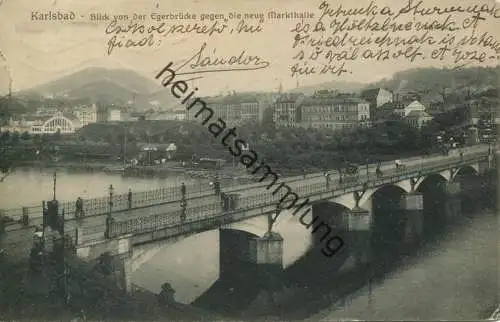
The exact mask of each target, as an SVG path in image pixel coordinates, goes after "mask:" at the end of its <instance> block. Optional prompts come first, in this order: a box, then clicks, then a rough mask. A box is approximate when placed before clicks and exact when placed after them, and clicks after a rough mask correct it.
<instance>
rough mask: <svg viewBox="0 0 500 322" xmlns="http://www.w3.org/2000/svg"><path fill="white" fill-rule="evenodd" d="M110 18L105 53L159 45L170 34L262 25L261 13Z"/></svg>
mask: <svg viewBox="0 0 500 322" xmlns="http://www.w3.org/2000/svg"><path fill="white" fill-rule="evenodd" d="M109 20H110V22H109V24H108V25H107V26H106V29H105V33H106V35H107V36H109V39H108V40H107V54H108V55H111V54H112V53H113V52H114V51H116V50H119V49H124V48H138V47H158V46H161V44H162V41H163V40H164V39H165V38H166V37H169V36H176V35H186V36H189V35H196V34H198V35H204V36H206V37H215V36H217V35H223V34H233V35H238V34H254V33H260V32H262V31H263V29H264V13H229V14H214V13H209V14H191V13H186V14H176V15H172V14H157V13H152V14H151V15H149V16H148V15H133V16H131V17H130V16H128V15H127V16H124V17H122V16H114V17H113V18H112V19H111V18H110V19H109ZM166 21H168V22H166ZM172 21H174V22H172Z"/></svg>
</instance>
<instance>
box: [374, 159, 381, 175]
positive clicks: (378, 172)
mask: <svg viewBox="0 0 500 322" xmlns="http://www.w3.org/2000/svg"><path fill="white" fill-rule="evenodd" d="M381 166H382V164H381V163H380V162H379V163H378V164H377V169H376V170H375V173H376V174H377V177H381V176H382V170H381V169H380V167H381Z"/></svg>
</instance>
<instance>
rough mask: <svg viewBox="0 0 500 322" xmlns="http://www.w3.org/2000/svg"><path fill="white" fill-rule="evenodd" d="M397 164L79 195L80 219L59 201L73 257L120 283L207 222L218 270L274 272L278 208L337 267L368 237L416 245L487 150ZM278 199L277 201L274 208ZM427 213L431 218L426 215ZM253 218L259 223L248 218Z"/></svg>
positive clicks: (487, 164) (486, 163)
mask: <svg viewBox="0 0 500 322" xmlns="http://www.w3.org/2000/svg"><path fill="white" fill-rule="evenodd" d="M402 163H403V164H404V167H399V168H396V167H395V163H394V161H392V162H386V163H383V164H382V165H381V166H380V165H379V168H380V170H381V171H380V172H379V171H376V168H377V165H376V164H372V165H367V166H366V168H365V169H362V171H361V172H360V173H358V174H357V175H356V176H355V177H352V178H349V177H347V176H345V175H344V176H342V180H341V178H340V176H339V173H338V172H336V171H335V172H329V173H328V176H325V173H315V174H309V175H304V176H297V177H291V178H280V180H279V182H281V185H280V187H282V186H283V184H284V183H286V185H287V186H288V187H289V188H290V189H288V190H287V189H267V187H268V186H269V184H270V183H269V182H265V181H264V180H263V181H262V182H259V183H252V184H245V185H235V186H229V187H227V186H226V187H223V188H222V191H221V192H222V193H221V194H217V193H214V191H213V189H210V188H209V189H205V190H198V191H195V188H193V187H187V189H186V192H185V193H182V191H180V189H177V190H166V189H160V190H158V191H154V192H148V193H146V194H149V195H147V198H142V199H141V201H132V204H130V203H129V200H128V199H127V196H126V195H118V196H113V195H112V194H111V196H110V197H108V198H107V197H104V198H101V199H97V200H86V201H85V207H84V208H85V217H84V218H81V219H75V218H73V217H74V216H72V213H73V211H74V206H73V203H60V204H58V206H59V209H61V208H65V207H67V208H65V211H66V213H67V215H66V220H65V231H66V233H67V234H70V235H72V238H73V239H74V241H75V244H76V245H77V246H76V247H77V254H78V256H79V257H81V258H83V259H86V260H95V259H97V258H98V257H99V256H101V255H102V254H104V253H108V254H111V255H112V256H113V257H114V258H115V260H116V261H117V262H118V263H119V265H118V266H120V267H121V268H120V274H122V276H123V287H124V288H125V289H127V290H131V286H132V282H131V274H132V273H133V272H134V271H135V270H137V269H138V268H139V267H140V266H141V265H142V264H143V263H145V262H147V261H148V260H149V259H151V258H152V257H153V256H154V255H155V254H156V253H158V252H159V251H160V250H161V249H162V248H163V247H168V245H172V244H173V243H176V242H177V241H179V240H181V239H183V238H187V237H189V236H192V235H195V234H197V233H200V232H203V231H207V230H212V229H219V231H220V238H219V243H220V245H219V246H220V273H221V276H222V275H224V274H230V272H234V271H236V270H238V269H239V268H240V267H241V265H253V266H255V267H265V269H264V271H262V270H259V269H256V270H255V272H258V273H257V274H265V275H266V276H269V275H270V274H271V273H270V271H273V272H274V271H280V270H281V269H282V261H283V259H282V256H283V244H284V240H283V238H282V237H281V235H280V233H279V231H276V230H274V229H273V227H272V226H273V219H272V218H273V215H275V216H276V215H279V216H276V217H277V221H280V220H285V219H283V218H285V217H286V216H292V217H293V216H295V215H297V213H299V212H301V216H300V219H299V222H300V223H301V224H303V226H304V227H303V229H310V228H312V229H311V231H312V239H313V244H314V245H315V247H317V248H318V249H319V251H320V252H321V253H323V255H324V256H325V257H333V258H335V260H336V261H337V262H339V263H340V264H339V265H344V264H345V263H347V262H352V263H360V262H366V261H367V260H369V257H370V255H369V249H368V247H367V243H368V242H369V240H370V239H371V238H373V236H374V234H375V235H376V234H377V233H378V234H379V235H380V234H383V233H387V232H388V231H390V230H391V229H392V230H400V231H401V236H402V240H403V241H404V242H408V243H415V242H417V241H418V240H419V239H420V238H421V236H422V234H423V231H424V230H425V229H424V226H425V225H426V224H427V225H428V226H429V225H430V226H432V225H433V221H434V220H435V222H436V224H437V222H438V220H437V217H438V216H443V217H444V218H445V220H451V219H453V216H454V213H457V208H460V206H461V205H460V203H459V202H458V201H457V198H456V196H457V194H458V193H460V192H461V191H462V192H467V191H468V190H470V189H473V188H474V187H472V186H474V185H477V183H478V181H477V180H473V179H471V178H473V177H474V176H477V174H479V173H483V172H485V171H487V170H489V169H490V168H492V167H493V166H494V165H493V154H492V150H491V149H490V148H489V147H488V146H485V145H477V146H471V147H468V148H464V149H462V150H460V153H459V151H458V150H455V151H451V153H449V154H448V155H432V156H425V157H424V156H423V157H416V158H409V159H404V160H402ZM274 188H277V185H275V186H274ZM291 190H293V192H295V193H296V194H297V195H298V196H299V197H300V201H299V202H298V203H296V204H294V205H293V207H284V204H285V203H284V202H283V200H284V199H283V198H286V197H287V196H289V195H290V191H291ZM389 196H391V197H389ZM394 196H396V197H394ZM384 198H385V199H394V200H397V205H395V206H394V205H393V206H392V207H393V209H395V208H398V211H399V213H400V218H399V219H398V220H396V219H395V218H393V217H390V218H384V211H382V210H381V208H383V206H382V203H381V202H380V200H382V199H384ZM109 201H112V203H111V204H110V203H109ZM134 202H135V203H134ZM278 204H282V206H281V207H279V208H277V205H278ZM72 207H73V208H72ZM385 207H386V209H387V206H385ZM394 207H395V208H394ZM427 208H428V209H427ZM56 211H57V210H56ZM292 211H293V213H292ZM385 211H386V212H387V210H385ZM59 212H60V210H59ZM426 213H433V214H436V213H437V214H439V215H436V218H430V219H429V218H428V217H426V216H427V215H426ZM106 218H107V219H106ZM110 218H112V220H111V219H110ZM270 218H271V220H269V219H270ZM297 218H298V216H297ZM252 219H255V220H257V222H258V223H259V224H258V225H255V224H248V222H249V220H252ZM30 220H31V219H30ZM32 220H33V221H37V220H39V221H41V218H36V217H35V218H33V219H32ZM307 221H308V222H307ZM253 223H255V221H254V222H253ZM73 232H74V233H73ZM285 244H286V241H285ZM337 253H338V254H337ZM333 255H335V256H333ZM340 255H341V256H340ZM242 263H244V264H242ZM271 275H272V274H271Z"/></svg>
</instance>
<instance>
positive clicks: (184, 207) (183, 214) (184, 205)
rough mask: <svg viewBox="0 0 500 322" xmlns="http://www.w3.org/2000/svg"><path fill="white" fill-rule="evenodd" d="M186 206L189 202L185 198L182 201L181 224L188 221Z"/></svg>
mask: <svg viewBox="0 0 500 322" xmlns="http://www.w3.org/2000/svg"><path fill="white" fill-rule="evenodd" d="M186 206H187V202H186V199H185V198H182V199H181V222H184V220H186Z"/></svg>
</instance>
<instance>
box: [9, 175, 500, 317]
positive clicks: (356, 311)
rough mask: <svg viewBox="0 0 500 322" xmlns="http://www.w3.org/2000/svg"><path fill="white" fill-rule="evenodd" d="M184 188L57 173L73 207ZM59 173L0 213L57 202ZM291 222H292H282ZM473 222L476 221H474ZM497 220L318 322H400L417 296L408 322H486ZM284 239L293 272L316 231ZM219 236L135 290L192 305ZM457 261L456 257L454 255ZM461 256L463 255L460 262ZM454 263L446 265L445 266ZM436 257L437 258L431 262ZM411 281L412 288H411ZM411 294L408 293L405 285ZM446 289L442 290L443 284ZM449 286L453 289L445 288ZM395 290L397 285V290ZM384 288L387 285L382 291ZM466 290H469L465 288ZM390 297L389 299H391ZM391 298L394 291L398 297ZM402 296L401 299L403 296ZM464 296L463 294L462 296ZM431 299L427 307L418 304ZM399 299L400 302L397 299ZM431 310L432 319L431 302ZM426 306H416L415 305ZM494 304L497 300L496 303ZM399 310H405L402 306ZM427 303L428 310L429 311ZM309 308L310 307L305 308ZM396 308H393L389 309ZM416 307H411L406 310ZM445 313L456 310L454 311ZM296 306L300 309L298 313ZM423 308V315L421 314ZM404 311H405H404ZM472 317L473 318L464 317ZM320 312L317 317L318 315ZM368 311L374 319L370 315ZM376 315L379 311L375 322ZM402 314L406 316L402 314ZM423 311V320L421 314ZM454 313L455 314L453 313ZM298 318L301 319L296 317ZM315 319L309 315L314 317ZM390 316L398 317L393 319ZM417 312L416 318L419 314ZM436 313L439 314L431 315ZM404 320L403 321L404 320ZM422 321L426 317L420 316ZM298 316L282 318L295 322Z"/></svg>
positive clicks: (175, 258) (36, 178) (23, 181)
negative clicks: (348, 321) (463, 321)
mask: <svg viewBox="0 0 500 322" xmlns="http://www.w3.org/2000/svg"><path fill="white" fill-rule="evenodd" d="M180 182H186V183H194V182H195V181H194V180H191V179H189V178H187V177H184V175H182V174H180V175H179V174H175V175H173V176H172V177H169V178H167V179H153V178H149V179H148V178H130V177H129V178H124V177H122V176H120V175H116V174H104V173H74V172H65V171H62V170H58V173H57V198H58V199H60V200H74V199H76V198H77V197H78V196H81V197H83V198H89V197H98V196H104V195H106V194H107V189H108V186H109V185H110V184H112V185H113V187H114V188H115V191H116V193H125V192H127V191H128V189H129V188H132V189H133V190H134V191H144V190H149V189H155V188H159V187H164V186H173V185H179V184H180ZM52 188H53V170H33V169H31V170H30V169H24V170H23V169H20V170H17V171H16V172H15V173H14V174H12V175H11V176H9V177H8V178H7V179H6V180H5V181H4V182H3V183H2V184H0V208H19V207H21V206H25V205H32V204H39V203H41V201H42V200H48V199H51V198H52ZM284 217H285V218H293V217H292V216H284ZM472 217H474V216H472ZM496 224H497V217H496V216H493V215H492V214H491V211H490V212H487V215H483V216H478V219H474V220H471V221H470V223H469V224H468V226H466V227H465V228H463V229H462V230H461V231H458V232H456V233H454V235H453V236H451V237H448V241H447V244H444V245H443V246H442V247H441V246H440V247H438V249H436V250H435V254H439V256H438V255H435V256H434V257H433V256H429V258H427V259H425V260H424V261H423V262H422V263H421V264H419V265H420V266H418V268H413V271H412V272H410V273H407V274H408V275H401V274H403V273H401V274H400V275H394V276H396V277H397V278H399V282H397V279H396V277H394V278H391V279H390V280H389V281H388V282H387V283H386V284H387V285H389V286H387V287H391V284H390V283H392V284H394V285H393V286H392V287H393V288H394V289H397V290H399V291H397V290H389V291H388V290H387V287H386V289H384V288H383V287H382V286H378V287H377V288H375V289H374V290H373V292H374V297H375V298H376V301H377V303H378V304H377V305H379V307H375V308H373V307H371V308H370V311H366V310H367V309H366V296H365V297H363V296H362V295H360V296H358V297H356V298H353V300H352V304H348V305H345V306H344V307H343V310H344V311H343V312H340V313H339V309H338V307H337V306H336V305H332V307H331V308H330V309H326V310H324V311H321V313H319V314H318V315H317V316H316V319H336V318H338V317H340V316H344V317H345V316H349V317H354V318H364V319H373V318H375V316H376V317H377V319H384V318H388V319H398V318H402V317H403V316H404V314H403V313H404V312H406V311H405V309H403V308H404V307H405V306H404V305H403V304H404V303H403V304H402V303H399V302H398V301H396V300H397V299H402V298H406V299H408V296H406V297H404V296H405V295H408V294H412V297H416V300H415V301H413V302H411V301H410V302H409V303H410V304H411V303H414V306H411V305H410V304H408V303H406V307H407V309H406V310H413V311H410V313H408V314H407V316H408V317H412V316H413V317H420V316H424V315H425V314H427V313H428V314H427V315H425V316H426V317H429V318H449V319H453V318H454V315H453V314H452V313H456V314H458V313H460V312H461V313H460V314H459V315H460V316H463V317H467V318H471V319H474V318H480V316H479V315H478V314H479V313H477V312H478V311H480V309H481V308H483V306H482V305H481V303H485V302H488V300H489V301H490V302H492V300H491V298H492V297H494V296H495V295H496V292H497V291H498V279H497V277H498V275H497V274H498V253H497V248H498V226H496ZM247 225H256V226H257V225H258V226H263V225H265V221H263V220H262V219H255V220H253V221H249V222H248V223H247ZM277 228H278V231H279V232H280V234H281V235H282V236H283V237H284V240H285V244H284V266H285V268H287V267H290V266H291V265H293V264H294V262H295V261H296V260H297V259H298V258H299V257H300V254H303V253H304V252H306V250H307V249H308V248H309V246H310V244H311V241H310V232H309V231H308V230H307V229H305V228H304V227H303V226H302V225H301V224H299V223H298V222H294V219H289V221H288V222H286V223H281V226H279V225H278V226H277ZM218 239H219V234H218V230H212V231H207V232H204V233H201V234H197V235H195V236H192V237H188V238H186V239H184V240H181V241H179V242H176V243H175V244H173V245H170V246H168V247H164V249H162V250H160V251H159V252H158V253H157V254H156V255H155V256H154V257H153V258H151V259H150V260H149V261H148V262H146V263H145V264H144V265H142V266H141V267H140V268H139V269H138V270H137V271H136V272H134V274H133V283H134V284H136V285H137V286H140V287H142V288H145V289H147V290H149V291H152V292H155V293H157V292H159V291H160V287H161V284H162V283H163V282H169V283H170V284H171V285H172V286H173V288H174V289H175V290H176V294H175V299H176V300H177V301H179V302H181V303H186V304H187V303H191V302H192V301H194V300H195V299H196V298H198V297H199V296H201V295H202V294H203V293H205V292H206V291H207V290H208V289H209V288H210V287H211V286H212V284H214V283H215V282H216V281H217V279H218V277H219V241H218ZM450 254H455V255H453V256H452V255H450ZM459 255H461V256H459ZM442 256H448V257H449V258H448V257H447V258H448V259H441V260H440V258H441V257H442ZM433 258H435V259H433ZM405 281H406V282H405ZM405 283H406V284H408V283H409V284H408V286H407V288H406V289H407V291H405V290H404V289H402V286H398V285H406V284H405ZM443 283H444V284H443ZM446 283H447V284H446ZM396 284H397V285H396ZM384 285H385V284H384ZM460 285H463V287H459V286H460ZM387 292H389V293H390V294H389V295H388V293H387ZM391 292H395V293H394V294H397V295H394V296H392V295H391V294H392V293H391ZM398 292H399V293H398ZM460 292H462V293H463V292H470V293H463V294H464V295H463V296H462V295H461V294H462V293H460ZM422 296H424V297H427V296H428V297H429V298H428V299H427V300H425V299H420V298H419V297H422ZM392 298H394V300H391V299H392ZM433 301H435V302H439V301H444V302H443V304H439V305H438V304H433V306H432V307H433V308H434V309H433V310H431V311H429V312H426V306H429V305H430V304H429V303H431V302H432V303H434V302H433ZM417 302H418V303H420V306H417V307H415V305H416V304H415V303H417ZM493 302H494V301H493ZM397 303H399V304H397ZM426 303H427V304H426ZM304 305H307V304H306V303H304ZM391 305H392V306H391ZM408 305H410V306H408ZM439 307H441V308H442V307H445V308H446V307H451V308H450V309H448V310H444V309H441V311H440V310H438V308H439ZM296 308H297V306H295V309H296ZM418 309H420V310H421V311H419V312H417V311H415V310H418ZM398 310H399V311H398ZM466 310H469V311H470V312H469V314H468V315H467V314H465V313H464V311H466ZM319 311H320V310H319V309H317V310H315V312H314V313H318V312H319ZM367 312H369V313H367ZM373 312H378V313H377V314H375V315H374V313H373ZM396 312H401V313H396ZM422 312H423V313H422ZM450 312H451V313H450ZM297 313H298V312H297ZM314 313H313V312H309V313H308V314H307V315H310V314H314ZM391 313H392V315H391ZM417 313H418V314H417ZM432 313H434V315H432ZM398 314H399V315H398ZM422 314H424V315H422ZM294 316H295V314H294V313H291V312H290V315H288V316H286V314H285V315H282V316H281V318H286V319H290V318H293V317H294Z"/></svg>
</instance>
